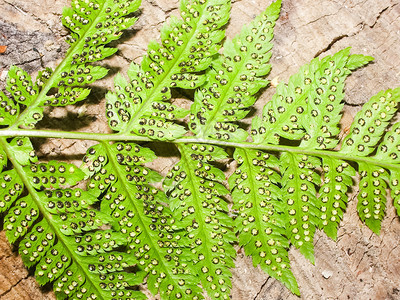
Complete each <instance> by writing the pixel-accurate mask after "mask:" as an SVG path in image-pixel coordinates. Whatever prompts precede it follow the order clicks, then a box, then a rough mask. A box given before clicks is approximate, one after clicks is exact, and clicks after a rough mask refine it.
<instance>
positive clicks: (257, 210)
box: [229, 149, 299, 294]
mask: <svg viewBox="0 0 400 300" xmlns="http://www.w3.org/2000/svg"><path fill="white" fill-rule="evenodd" d="M234 158H235V160H236V161H237V162H238V163H239V166H238V168H237V169H236V171H235V173H234V174H232V175H231V176H230V178H229V186H230V187H231V189H232V198H233V201H234V206H233V211H234V213H235V214H236V219H235V228H236V230H237V231H238V233H239V245H240V246H242V247H244V250H245V253H246V255H250V256H252V257H253V264H254V266H256V265H258V264H259V265H260V266H261V268H262V269H263V270H264V271H265V272H267V273H268V274H269V275H271V276H273V277H274V278H276V279H278V280H280V281H282V282H283V283H284V284H285V285H286V286H287V287H288V288H289V289H290V290H291V291H292V292H293V293H295V294H299V289H298V287H297V283H296V279H295V278H294V276H293V274H292V272H291V271H290V263H289V257H288V248H289V241H288V239H287V237H286V236H285V234H286V232H285V227H286V224H285V222H284V218H283V207H282V201H281V199H278V198H277V197H278V196H279V195H280V188H279V186H278V184H279V183H280V182H281V177H280V175H279V174H278V173H277V172H276V171H275V170H274V168H276V167H277V166H278V165H279V162H278V159H277V158H276V157H274V156H271V155H270V154H267V153H264V152H261V151H257V150H244V149H237V150H236V151H235V153H234Z"/></svg>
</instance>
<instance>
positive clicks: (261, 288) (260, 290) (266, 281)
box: [253, 276, 272, 300]
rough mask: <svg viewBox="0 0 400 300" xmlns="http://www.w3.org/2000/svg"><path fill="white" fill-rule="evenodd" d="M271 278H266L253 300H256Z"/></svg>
mask: <svg viewBox="0 0 400 300" xmlns="http://www.w3.org/2000/svg"><path fill="white" fill-rule="evenodd" d="M271 278H272V277H271V276H268V278H267V279H266V280H265V281H264V282H263V284H262V285H261V287H260V289H259V291H258V292H257V294H256V295H255V296H254V298H253V300H257V297H258V296H259V295H260V294H261V292H262V290H263V288H264V286H265V285H266V284H267V283H268V281H269V280H270V279H271Z"/></svg>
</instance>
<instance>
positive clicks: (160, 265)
mask: <svg viewBox="0 0 400 300" xmlns="http://www.w3.org/2000/svg"><path fill="white" fill-rule="evenodd" d="M154 158H155V155H154V153H153V152H152V151H151V150H149V149H147V148H143V147H139V146H138V145H136V144H133V143H116V144H112V145H110V144H106V143H104V144H99V145H96V146H94V147H92V148H90V149H89V150H88V153H87V156H86V159H85V161H86V162H87V163H88V172H89V173H90V174H91V180H90V183H89V189H91V190H93V191H94V192H96V191H97V193H99V194H100V193H101V194H104V195H103V201H102V204H101V211H102V212H104V213H106V214H108V215H110V216H112V219H113V220H114V222H116V226H117V228H118V229H119V231H120V232H121V234H123V235H124V236H125V237H126V238H127V243H128V253H129V255H130V257H131V258H134V259H135V262H136V264H137V267H138V268H139V269H140V270H141V271H142V272H143V273H144V275H147V286H148V288H149V290H150V291H151V292H152V293H153V294H154V295H155V294H157V293H160V295H161V298H162V299H200V298H202V297H201V289H200V288H199V287H198V286H197V282H196V280H195V278H194V276H192V275H190V274H189V269H188V268H187V262H185V260H184V258H185V256H186V254H185V253H186V251H187V250H186V249H184V248H182V247H180V244H179V243H181V239H182V236H181V235H180V234H179V233H177V232H174V231H173V228H172V225H173V223H174V222H173V219H172V217H171V213H170V212H169V209H168V208H167V207H165V206H164V205H162V204H161V203H165V202H166V198H165V195H164V194H163V193H162V192H161V191H159V190H157V189H156V188H154V187H153V186H151V185H150V183H152V182H157V181H160V180H161V176H160V175H158V174H157V173H156V172H154V171H151V170H150V169H148V168H146V167H144V166H143V164H144V163H146V162H150V161H152V160H153V159H154Z"/></svg>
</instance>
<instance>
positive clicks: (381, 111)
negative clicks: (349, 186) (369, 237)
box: [340, 88, 400, 234]
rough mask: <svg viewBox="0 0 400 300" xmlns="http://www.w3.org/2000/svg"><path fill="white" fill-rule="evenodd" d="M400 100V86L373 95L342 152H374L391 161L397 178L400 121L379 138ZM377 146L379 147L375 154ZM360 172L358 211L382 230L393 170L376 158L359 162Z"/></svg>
mask: <svg viewBox="0 0 400 300" xmlns="http://www.w3.org/2000/svg"><path fill="white" fill-rule="evenodd" d="M399 101H400V88H397V89H394V90H386V91H381V92H379V93H378V94H376V95H375V96H373V97H372V98H371V99H370V100H369V101H368V102H367V103H366V104H365V105H364V106H363V108H362V110H361V111H360V112H358V113H357V115H356V117H355V118H354V122H353V124H352V126H351V128H350V131H349V134H348V135H347V136H346V137H345V139H344V141H343V144H342V147H341V149H340V153H345V154H351V155H356V156H361V157H366V156H370V157H371V158H373V159H374V160H375V161H376V162H379V163H387V166H388V167H387V169H388V170H389V171H390V173H391V174H392V175H391V178H394V177H393V175H394V174H397V172H398V166H396V165H395V164H396V163H397V157H398V155H399V154H400V153H399V149H398V148H397V144H396V139H395V137H396V136H397V134H394V133H395V132H396V128H397V124H396V125H394V127H393V128H392V130H390V131H389V132H387V134H386V135H385V137H384V139H383V141H382V142H381V143H379V142H380V141H381V139H382V136H383V134H384V133H385V131H386V129H387V127H388V125H389V122H390V120H391V119H392V117H393V115H394V114H395V113H396V111H397V109H398V104H399ZM388 145H389V146H390V148H389V146H388ZM377 148H378V151H377V152H376V153H375V154H374V152H375V151H376V149H377ZM399 148H400V147H399ZM371 154H372V155H371ZM392 168H393V169H392ZM358 173H359V174H360V177H361V179H360V184H359V188H360V191H359V194H358V204H357V210H358V214H359V216H360V219H361V220H362V221H364V222H365V224H366V225H367V226H368V227H369V228H371V230H372V231H374V232H375V233H377V234H379V232H380V229H381V222H382V219H383V216H384V214H385V208H386V188H387V182H393V180H389V174H388V172H387V171H386V170H385V168H384V167H382V165H377V164H374V163H373V162H372V163H359V165H358ZM392 192H393V194H394V199H395V205H397V204H396V203H397V201H396V196H395V194H396V188H394V190H392Z"/></svg>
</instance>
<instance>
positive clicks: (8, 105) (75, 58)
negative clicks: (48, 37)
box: [0, 0, 140, 128]
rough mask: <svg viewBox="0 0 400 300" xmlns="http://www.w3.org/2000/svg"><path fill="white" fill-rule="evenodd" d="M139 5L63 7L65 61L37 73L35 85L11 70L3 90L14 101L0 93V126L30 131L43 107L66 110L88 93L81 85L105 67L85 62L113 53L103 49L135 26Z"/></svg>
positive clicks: (77, 1) (106, 2)
mask: <svg viewBox="0 0 400 300" xmlns="http://www.w3.org/2000/svg"><path fill="white" fill-rule="evenodd" d="M139 5H140V1H139V0H134V1H132V0H129V1H113V0H102V1H100V0H91V1H82V0H74V1H72V8H65V9H64V12H63V24H64V25H65V26H66V27H68V28H69V29H70V30H71V31H72V33H71V36H70V37H69V39H67V41H68V42H69V44H70V46H71V47H70V48H69V50H68V52H67V54H66V56H65V58H64V60H63V61H62V62H61V63H60V64H59V65H58V67H57V68H56V69H55V70H52V69H50V68H46V69H45V70H43V71H40V72H39V75H38V78H37V79H36V82H35V83H34V82H33V80H32V79H31V77H30V76H29V75H28V74H27V73H26V72H25V71H23V70H22V69H20V68H18V67H15V66H13V67H11V69H10V71H9V73H8V79H7V87H6V89H7V91H8V92H10V94H11V96H12V98H13V99H14V100H15V101H16V102H17V103H14V102H13V101H12V100H8V99H6V97H5V95H4V94H3V93H1V94H0V98H2V99H1V100H2V101H3V104H4V106H2V109H0V123H1V124H2V125H12V127H13V128H17V127H19V126H21V125H22V126H28V127H31V128H32V127H34V126H35V124H36V123H37V122H38V121H39V120H41V119H42V117H43V107H44V106H48V105H50V106H65V105H68V104H74V103H76V102H77V101H81V100H84V99H85V98H86V97H87V96H88V94H89V92H90V89H87V88H84V87H83V86H86V85H88V84H90V83H93V82H94V81H96V80H98V79H100V78H102V77H104V76H105V75H106V74H107V72H108V71H107V69H105V68H104V67H100V66H91V65H89V64H88V63H91V62H96V61H100V60H102V59H104V58H107V57H109V56H110V55H112V54H114V53H115V52H116V51H117V49H116V48H107V47H104V46H105V45H106V44H108V43H110V42H111V41H113V40H116V39H118V38H119V37H120V35H121V34H122V31H123V30H125V29H127V28H128V27H130V26H132V25H133V24H134V22H135V21H136V18H133V17H129V15H130V14H131V13H132V12H134V11H136V10H137V9H138V7H139ZM20 105H24V106H23V107H21V106H20ZM25 106H26V109H25V110H24V111H23V112H22V110H23V109H24V108H25ZM20 112H22V113H20Z"/></svg>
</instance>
